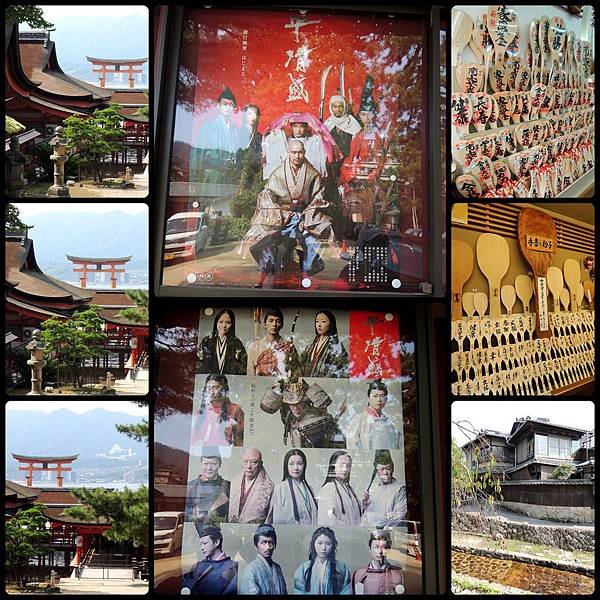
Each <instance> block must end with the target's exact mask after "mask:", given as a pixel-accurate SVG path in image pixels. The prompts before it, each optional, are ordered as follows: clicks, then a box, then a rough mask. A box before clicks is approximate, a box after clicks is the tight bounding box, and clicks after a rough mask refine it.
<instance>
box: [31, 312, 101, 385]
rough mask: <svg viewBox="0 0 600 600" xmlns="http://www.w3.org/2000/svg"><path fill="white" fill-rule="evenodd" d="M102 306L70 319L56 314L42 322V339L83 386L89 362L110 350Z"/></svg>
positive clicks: (62, 365)
mask: <svg viewBox="0 0 600 600" xmlns="http://www.w3.org/2000/svg"><path fill="white" fill-rule="evenodd" d="M103 323H104V321H103V320H102V318H101V317H100V307H99V306H95V305H92V306H90V307H89V308H87V309H86V310H82V311H79V312H76V313H75V314H74V315H73V316H72V317H71V318H70V319H69V320H67V321H64V322H63V321H59V320H58V319H57V318H55V317H52V318H50V319H47V320H46V321H44V322H43V323H42V340H43V341H44V342H45V343H46V345H47V349H48V351H49V352H50V353H51V354H52V355H53V358H54V359H55V360H56V362H57V364H58V366H59V367H64V368H65V369H66V370H67V373H68V375H69V377H70V380H71V382H72V383H73V385H74V386H75V387H77V388H80V387H81V386H82V385H83V384H84V382H85V369H86V367H85V364H86V361H89V360H91V359H93V358H96V357H99V356H102V355H103V354H105V353H106V350H104V348H103V345H104V342H105V340H106V334H105V333H104V332H103V331H102V324H103Z"/></svg>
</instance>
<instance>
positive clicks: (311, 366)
mask: <svg viewBox="0 0 600 600" xmlns="http://www.w3.org/2000/svg"><path fill="white" fill-rule="evenodd" d="M300 364H301V367H302V374H303V375H304V376H305V377H348V367H349V361H348V352H346V348H344V346H343V344H342V342H341V341H340V339H339V337H338V332H337V323H336V320H335V315H334V314H333V313H332V312H331V311H329V310H320V311H319V312H318V313H317V314H316V315H315V337H314V339H313V341H312V342H311V343H310V345H309V346H307V347H306V348H305V349H304V351H303V352H302V354H301V355H300Z"/></svg>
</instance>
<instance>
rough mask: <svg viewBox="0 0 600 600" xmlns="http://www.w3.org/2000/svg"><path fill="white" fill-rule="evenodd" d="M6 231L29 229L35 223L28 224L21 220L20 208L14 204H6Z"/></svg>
mask: <svg viewBox="0 0 600 600" xmlns="http://www.w3.org/2000/svg"><path fill="white" fill-rule="evenodd" d="M4 227H5V230H6V231H28V230H29V229H33V225H27V224H25V223H23V221H21V217H20V213H19V209H18V208H17V207H16V206H15V205H14V204H7V205H6V222H5V224H4Z"/></svg>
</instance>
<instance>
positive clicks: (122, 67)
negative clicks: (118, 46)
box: [86, 56, 148, 88]
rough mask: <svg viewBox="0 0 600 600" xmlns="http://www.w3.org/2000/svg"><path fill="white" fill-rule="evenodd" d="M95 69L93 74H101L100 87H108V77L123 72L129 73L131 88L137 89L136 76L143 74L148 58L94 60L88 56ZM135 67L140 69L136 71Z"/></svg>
mask: <svg viewBox="0 0 600 600" xmlns="http://www.w3.org/2000/svg"><path fill="white" fill-rule="evenodd" d="M86 58H87V60H89V61H90V62H91V63H92V65H93V66H94V67H98V68H97V69H94V68H93V69H92V73H100V76H99V77H98V79H99V80H100V87H101V88H103V87H106V77H107V75H109V74H112V75H117V74H119V73H122V72H123V71H127V73H128V75H129V77H128V84H129V87H130V88H133V87H135V85H134V84H135V76H136V74H138V73H142V65H143V64H144V63H145V62H147V61H148V59H147V58H123V59H118V58H115V59H112V58H93V57H92V56H86ZM111 67H112V68H111ZM135 67H139V69H136V68H135Z"/></svg>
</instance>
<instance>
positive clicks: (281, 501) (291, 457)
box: [267, 449, 317, 525]
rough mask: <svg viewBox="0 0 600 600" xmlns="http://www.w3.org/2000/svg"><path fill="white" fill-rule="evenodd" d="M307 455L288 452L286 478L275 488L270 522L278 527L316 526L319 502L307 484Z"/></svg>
mask: <svg viewBox="0 0 600 600" xmlns="http://www.w3.org/2000/svg"><path fill="white" fill-rule="evenodd" d="M306 467H307V462H306V455H305V454H304V452H302V450H296V449H294V450H289V451H288V452H287V453H286V455H285V457H284V458H283V479H282V480H281V483H278V484H277V485H276V486H275V491H274V492H273V498H272V500H271V511H270V514H269V518H268V519H267V522H270V523H274V524H275V525H280V524H285V525H316V524H317V500H316V498H315V495H314V493H313V491H312V488H311V487H310V485H308V482H307V481H306Z"/></svg>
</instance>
